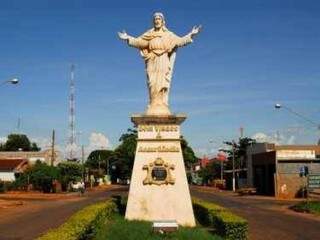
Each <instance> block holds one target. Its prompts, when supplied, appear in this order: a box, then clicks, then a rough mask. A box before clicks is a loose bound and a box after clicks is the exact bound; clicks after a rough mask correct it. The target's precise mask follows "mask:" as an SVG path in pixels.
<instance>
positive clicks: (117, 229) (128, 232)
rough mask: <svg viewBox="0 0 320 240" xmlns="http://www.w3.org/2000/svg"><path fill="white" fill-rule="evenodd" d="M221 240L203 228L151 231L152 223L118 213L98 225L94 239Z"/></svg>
mask: <svg viewBox="0 0 320 240" xmlns="http://www.w3.org/2000/svg"><path fill="white" fill-rule="evenodd" d="M120 239H121V240H141V239H143V240H176V239H177V240H198V239H201V240H222V238H220V237H218V236H216V235H212V234H210V233H209V232H207V231H206V230H205V229H202V228H199V227H196V228H185V227H179V229H178V231H176V232H173V233H167V234H160V233H153V232H152V223H151V222H146V221H128V220H125V219H124V218H123V216H120V215H114V216H113V218H112V219H110V220H108V221H107V222H105V223H104V224H103V225H102V226H100V227H99V230H98V232H97V235H96V236H95V238H94V240H120Z"/></svg>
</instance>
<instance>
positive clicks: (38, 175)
mask: <svg viewBox="0 0 320 240" xmlns="http://www.w3.org/2000/svg"><path fill="white" fill-rule="evenodd" d="M56 179H59V171H58V169H57V168H56V167H53V166H48V165H47V164H46V163H42V162H40V161H37V162H36V163H35V164H34V165H33V166H31V167H30V168H28V169H27V170H26V171H25V172H24V173H22V174H21V175H20V176H19V177H18V178H17V180H16V181H15V185H16V186H17V187H20V188H21V187H22V188H25V187H26V186H27V185H28V184H29V183H31V184H32V186H33V188H34V189H35V190H40V191H42V192H45V193H50V192H52V191H53V185H52V183H53V181H54V180H56Z"/></svg>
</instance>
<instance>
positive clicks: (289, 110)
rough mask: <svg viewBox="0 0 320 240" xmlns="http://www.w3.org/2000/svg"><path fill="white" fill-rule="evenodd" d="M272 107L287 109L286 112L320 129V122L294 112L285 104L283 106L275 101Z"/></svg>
mask: <svg viewBox="0 0 320 240" xmlns="http://www.w3.org/2000/svg"><path fill="white" fill-rule="evenodd" d="M274 108H275V109H281V108H283V109H285V110H287V111H288V112H290V113H292V114H294V115H296V116H298V117H299V118H301V119H303V120H305V121H307V122H308V123H310V124H312V125H313V126H315V127H317V129H318V130H320V124H319V123H316V122H315V121H313V120H311V119H309V118H307V117H306V116H304V115H303V114H301V113H299V112H296V111H294V110H292V109H291V108H289V107H287V106H285V105H282V104H280V103H276V104H275V105H274ZM318 144H320V140H319V142H318Z"/></svg>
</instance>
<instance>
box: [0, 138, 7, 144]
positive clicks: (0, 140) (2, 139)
mask: <svg viewBox="0 0 320 240" xmlns="http://www.w3.org/2000/svg"><path fill="white" fill-rule="evenodd" d="M7 139H8V138H7V137H0V143H2V144H3V143H6V141H7Z"/></svg>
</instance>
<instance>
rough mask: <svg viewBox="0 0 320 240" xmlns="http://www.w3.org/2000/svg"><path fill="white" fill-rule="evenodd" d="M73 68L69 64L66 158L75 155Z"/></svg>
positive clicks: (72, 157)
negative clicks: (67, 146)
mask: <svg viewBox="0 0 320 240" xmlns="http://www.w3.org/2000/svg"><path fill="white" fill-rule="evenodd" d="M74 69H75V66H74V65H73V64H72V65H71V75H70V96H69V141H68V145H69V153H68V159H69V160H71V161H72V160H74V159H75V156H76V130H75V98H74V95H75V84H74Z"/></svg>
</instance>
